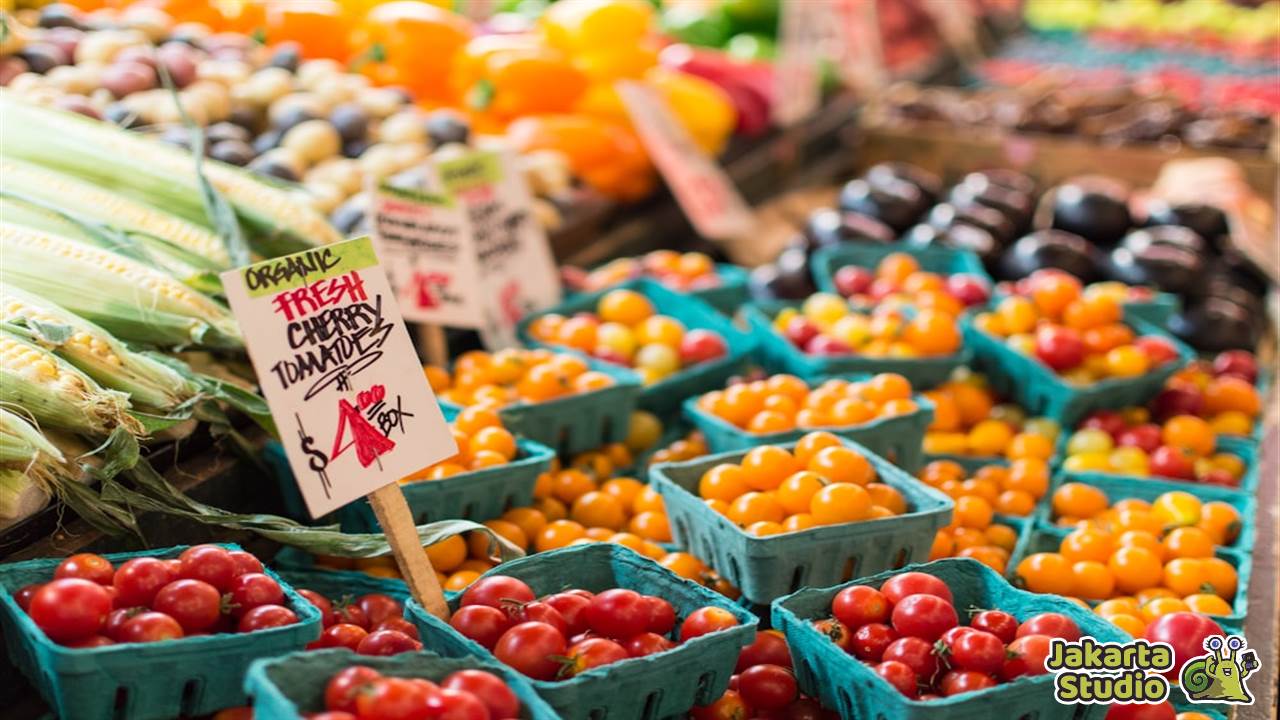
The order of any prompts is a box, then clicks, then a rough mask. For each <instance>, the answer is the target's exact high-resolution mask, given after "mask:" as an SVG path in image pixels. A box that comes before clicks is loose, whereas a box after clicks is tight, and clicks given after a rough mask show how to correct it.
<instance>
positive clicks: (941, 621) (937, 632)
mask: <svg viewBox="0 0 1280 720" xmlns="http://www.w3.org/2000/svg"><path fill="white" fill-rule="evenodd" d="M959 621H960V619H959V618H958V617H957V616H956V609H955V608H954V607H952V606H951V603H950V602H948V601H946V600H943V599H942V598H941V597H938V596H937V595H921V594H918V595H908V596H907V597H905V598H903V599H902V600H901V601H900V602H898V603H897V604H895V605H894V606H893V615H892V624H893V629H894V630H897V631H898V634H900V635H914V636H916V637H919V638H923V639H925V640H929V641H933V640H937V639H938V638H939V637H941V636H942V633H944V632H946V631H947V630H949V629H950V628H953V627H955V626H956V623H958V622H959Z"/></svg>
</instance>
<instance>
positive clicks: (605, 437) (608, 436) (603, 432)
mask: <svg viewBox="0 0 1280 720" xmlns="http://www.w3.org/2000/svg"><path fill="white" fill-rule="evenodd" d="M611 440H613V416H611V415H606V416H605V417H604V419H603V420H602V421H601V423H600V444H601V445H608V444H609V442H610V441H611Z"/></svg>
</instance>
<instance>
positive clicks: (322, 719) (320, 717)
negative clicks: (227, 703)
mask: <svg viewBox="0 0 1280 720" xmlns="http://www.w3.org/2000/svg"><path fill="white" fill-rule="evenodd" d="M214 717H215V720H221V719H220V718H217V716H216V715H215V716H214ZM307 717H308V718H309V720H356V716H355V715H352V714H351V713H349V712H343V711H341V710H330V711H328V712H322V713H314V714H312V715H308V716H307Z"/></svg>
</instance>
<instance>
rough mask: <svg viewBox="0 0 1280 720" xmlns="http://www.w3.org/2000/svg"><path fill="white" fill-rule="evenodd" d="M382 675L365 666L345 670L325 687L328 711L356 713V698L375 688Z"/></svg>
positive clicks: (325, 703)
mask: <svg viewBox="0 0 1280 720" xmlns="http://www.w3.org/2000/svg"><path fill="white" fill-rule="evenodd" d="M380 679H382V673H380V672H378V671H377V670H374V669H373V668H371V667H365V666H364V665H352V666H351V667H349V668H343V669H342V670H339V671H338V672H337V673H335V674H334V676H333V677H331V678H329V682H328V683H327V684H325V686H324V706H325V708H326V709H328V710H336V711H340V712H355V711H356V698H357V697H358V696H359V695H361V694H363V693H364V692H366V691H368V690H371V689H372V688H373V683H374V682H376V681H378V680H380Z"/></svg>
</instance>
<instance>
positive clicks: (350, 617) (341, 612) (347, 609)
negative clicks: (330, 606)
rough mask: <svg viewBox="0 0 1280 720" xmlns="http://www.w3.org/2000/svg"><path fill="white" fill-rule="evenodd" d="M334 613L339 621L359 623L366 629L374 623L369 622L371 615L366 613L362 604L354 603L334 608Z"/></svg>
mask: <svg viewBox="0 0 1280 720" xmlns="http://www.w3.org/2000/svg"><path fill="white" fill-rule="evenodd" d="M334 613H335V614H336V616H337V619H338V622H340V623H350V624H352V625H359V626H360V627H362V628H364V629H365V630H368V629H370V628H371V627H373V626H372V625H370V624H369V617H368V616H367V615H365V614H364V610H361V609H360V606H359V605H356V604H354V603H352V604H350V605H344V606H342V607H340V608H334Z"/></svg>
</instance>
